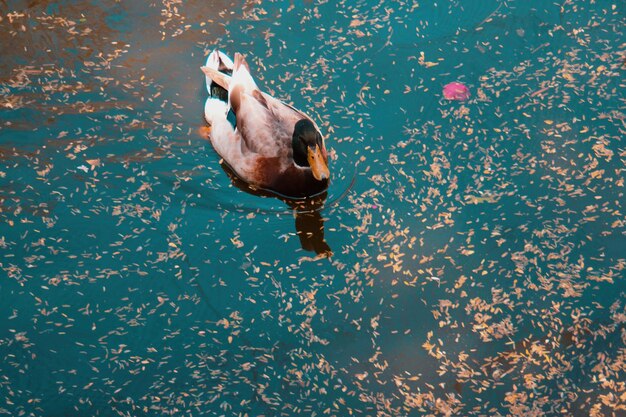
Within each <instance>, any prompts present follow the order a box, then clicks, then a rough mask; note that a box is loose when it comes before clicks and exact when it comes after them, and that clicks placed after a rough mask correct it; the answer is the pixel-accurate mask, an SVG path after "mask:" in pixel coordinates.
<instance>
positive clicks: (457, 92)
mask: <svg viewBox="0 0 626 417" xmlns="http://www.w3.org/2000/svg"><path fill="white" fill-rule="evenodd" d="M443 96H444V97H445V98H446V99H448V100H458V101H465V100H467V99H469V98H470V91H469V88H467V86H466V85H465V84H461V83H457V82H452V83H450V84H447V85H446V86H445V87H443Z"/></svg>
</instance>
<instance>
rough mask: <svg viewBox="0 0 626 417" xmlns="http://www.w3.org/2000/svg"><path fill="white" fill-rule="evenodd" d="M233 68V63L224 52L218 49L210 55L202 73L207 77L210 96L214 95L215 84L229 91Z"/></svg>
mask: <svg viewBox="0 0 626 417" xmlns="http://www.w3.org/2000/svg"><path fill="white" fill-rule="evenodd" d="M233 68H234V63H233V61H232V60H231V59H230V58H229V57H228V56H227V55H226V54H224V53H223V52H221V51H218V50H217V49H216V50H214V51H213V52H211V53H210V54H209V56H208V58H207V60H206V64H205V66H204V67H202V72H204V74H205V75H206V87H207V91H208V92H209V94H213V91H212V84H213V83H215V84H217V85H219V86H220V87H222V88H223V89H225V90H226V91H228V87H229V86H230V74H232V72H233Z"/></svg>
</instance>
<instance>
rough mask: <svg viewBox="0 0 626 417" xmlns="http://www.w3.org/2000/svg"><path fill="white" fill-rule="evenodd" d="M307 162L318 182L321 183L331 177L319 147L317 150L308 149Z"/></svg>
mask: <svg viewBox="0 0 626 417" xmlns="http://www.w3.org/2000/svg"><path fill="white" fill-rule="evenodd" d="M307 160H308V161H309V166H310V167H311V172H313V176H314V177H315V179H316V180H318V181H321V180H323V179H328V178H329V177H330V171H329V170H328V165H327V164H326V160H325V159H324V157H323V155H322V151H321V150H320V147H319V145H315V149H311V148H307Z"/></svg>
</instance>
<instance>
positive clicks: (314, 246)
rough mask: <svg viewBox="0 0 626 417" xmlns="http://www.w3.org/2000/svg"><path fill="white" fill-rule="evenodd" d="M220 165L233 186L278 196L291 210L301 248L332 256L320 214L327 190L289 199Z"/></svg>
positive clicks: (258, 193) (262, 194) (253, 192)
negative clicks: (309, 195)
mask: <svg viewBox="0 0 626 417" xmlns="http://www.w3.org/2000/svg"><path fill="white" fill-rule="evenodd" d="M220 165H221V166H222V169H223V170H224V172H226V174H227V175H228V177H229V178H230V180H231V182H232V184H233V185H234V186H235V187H237V188H239V189H240V190H242V191H244V192H246V193H248V194H252V195H256V196H260V197H273V198H278V199H279V200H281V201H283V202H284V203H285V204H287V205H288V206H289V208H290V209H291V210H293V214H294V217H295V225H296V233H297V235H298V238H299V239H300V246H302V249H304V250H306V251H309V252H315V253H316V254H317V255H321V256H327V257H330V256H332V250H331V248H330V246H329V245H328V243H326V240H325V238H324V219H323V218H322V215H321V209H322V207H323V206H324V202H325V201H326V198H327V196H328V192H327V191H324V192H323V193H321V194H317V195H315V196H312V197H307V198H302V199H291V198H288V197H285V196H281V195H279V194H275V193H272V192H269V191H266V190H263V189H259V188H255V187H253V186H251V185H250V184H248V183H247V182H245V181H243V180H242V179H241V178H239V177H238V176H237V175H236V174H235V172H234V171H233V170H232V168H230V167H229V166H228V165H227V164H226V163H224V162H222V163H221V164H220Z"/></svg>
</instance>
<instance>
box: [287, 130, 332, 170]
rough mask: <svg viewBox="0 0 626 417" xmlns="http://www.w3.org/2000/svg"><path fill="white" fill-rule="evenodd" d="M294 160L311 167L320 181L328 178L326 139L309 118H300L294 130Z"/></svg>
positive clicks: (292, 144) (292, 142)
mask: <svg viewBox="0 0 626 417" xmlns="http://www.w3.org/2000/svg"><path fill="white" fill-rule="evenodd" d="M291 146H292V148H293V160H294V162H295V163H296V165H299V166H301V167H309V168H311V172H312V173H313V177H315V179H316V180H318V181H323V180H328V179H329V178H330V171H329V169H328V154H327V152H326V147H325V146H324V139H322V135H321V134H320V132H319V131H318V130H317V128H316V127H315V125H314V124H313V122H311V121H310V120H308V119H302V120H299V121H298V123H296V126H295V128H294V130H293V137H292V139H291Z"/></svg>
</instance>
